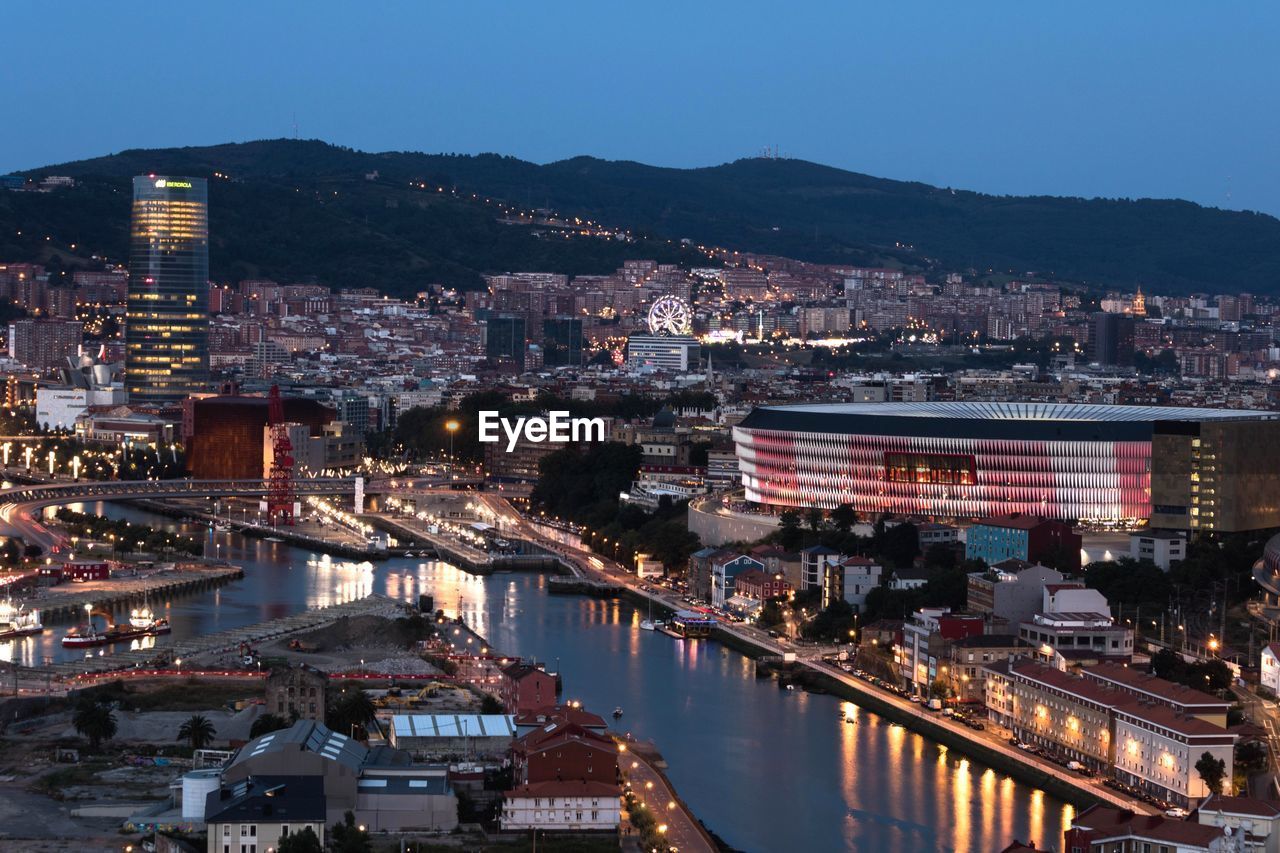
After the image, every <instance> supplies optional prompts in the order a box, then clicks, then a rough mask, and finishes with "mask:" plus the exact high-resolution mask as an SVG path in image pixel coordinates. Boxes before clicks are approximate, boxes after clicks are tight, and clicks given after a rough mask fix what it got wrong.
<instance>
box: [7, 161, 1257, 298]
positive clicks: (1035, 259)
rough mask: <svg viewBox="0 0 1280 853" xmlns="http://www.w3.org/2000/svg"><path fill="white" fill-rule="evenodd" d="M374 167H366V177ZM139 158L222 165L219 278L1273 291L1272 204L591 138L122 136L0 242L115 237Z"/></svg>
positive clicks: (88, 243)
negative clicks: (517, 277)
mask: <svg viewBox="0 0 1280 853" xmlns="http://www.w3.org/2000/svg"><path fill="white" fill-rule="evenodd" d="M375 171H376V172H377V173H378V179H377V180H376V181H367V180H365V175H366V174H369V173H372V172H375ZM148 172H157V173H168V174H187V175H204V176H210V177H211V176H213V175H214V174H215V173H222V174H224V175H228V176H230V179H229V180H223V179H216V178H215V179H213V181H212V183H211V187H210V194H211V197H212V198H211V203H212V205H213V210H212V214H211V216H212V223H213V229H214V252H213V255H212V262H213V270H214V275H215V276H216V277H219V278H236V277H240V276H243V275H258V274H261V275H270V276H273V277H277V278H288V279H291V280H294V279H303V278H306V277H309V276H310V277H315V278H316V279H318V280H321V281H324V282H326V283H337V284H346V285H363V284H369V285H372V286H376V287H381V288H382V289H384V290H387V291H389V292H393V293H405V292H410V291H412V290H414V289H417V288H418V287H420V285H421V284H423V283H426V282H429V281H444V282H448V283H454V284H461V285H463V286H473V285H475V284H476V283H477V282H478V277H477V276H478V273H481V272H488V271H502V270H508V269H534V268H537V269H554V270H560V271H564V272H574V273H586V272H605V271H607V270H609V269H612V268H613V267H614V266H616V265H617V262H618V261H619V260H621V259H622V258H623V257H646V256H647V257H659V258H662V259H668V260H669V259H674V258H675V257H676V256H677V254H678V251H679V250H678V240H679V239H680V238H689V239H691V240H693V241H695V242H697V243H705V244H708V245H719V246H725V247H728V248H732V249H738V250H744V251H755V252H761V253H770V254H780V255H787V256H790V257H795V258H800V259H804V260H813V261H819V262H828V263H849V264H880V263H889V264H899V265H903V266H907V267H911V268H915V269H921V270H926V271H931V272H940V271H943V270H965V269H974V270H978V271H987V270H993V271H996V272H1002V273H1003V272H1011V273H1014V274H1022V273H1024V272H1030V271H1034V272H1037V273H1039V274H1041V275H1048V276H1055V277H1057V278H1060V279H1066V280H1073V281H1082V282H1088V283H1092V284H1100V285H1108V286H1110V285H1114V286H1119V287H1132V286H1133V285H1138V284H1140V285H1142V287H1143V288H1144V290H1147V291H1154V292H1191V291H1211V292H1212V291H1227V292H1240V291H1252V292H1255V293H1271V292H1276V291H1277V290H1280V220H1277V219H1275V218H1274V217H1271V216H1267V215H1264V214H1256V213H1241V212H1231V211H1223V210H1217V209H1213V208H1206V207H1201V206H1199V205H1196V204H1192V203H1190V202H1183V201H1166V200H1150V199H1143V200H1114V199H1112V200H1109V199H1081V198H1056V197H1046V196H1035V197H1013V196H990V195H983V194H980V193H973V192H967V191H963V190H953V189H950V188H938V187H932V186H929V185H926V184H920V183H910V182H902V181H891V180H886V179H882V178H874V177H870V176H867V175H861V174H857V173H854V172H846V171H842V170H840V169H834V168H830V167H827V166H821V165H818V164H814V163H809V162H805V161H801V160H788V159H780V160H774V159H750V160H739V161H737V162H734V163H728V164H725V165H721V166H714V167H708V168H701V169H668V168H658V167H653V166H646V165H643V164H640V163H633V162H611V161H603V160H598V159H594V158H589V157H577V158H574V159H571V160H565V161H561V162H557V163H550V164H547V165H538V164H534V163H528V162H525V161H522V160H518V159H515V158H512V157H503V156H498V155H479V156H456V155H428V154H419V153H408V152H388V153H381V154H368V153H363V152H358V151H353V150H350V149H346V148H340V147H336V146H331V145H327V144H325V143H322V142H317V141H300V140H268V141H261V142H251V143H244V144H234V145H218V146H211V147H205V148H172V149H159V150H149V151H142V150H133V151H125V152H121V153H119V154H115V155H111V156H108V157H100V158H96V159H93V160H84V161H80V162H76V163H65V164H59V165H52V166H47V167H43V168H40V169H35V170H31V171H30V172H28V174H30V175H32V176H42V175H47V174H66V175H72V176H75V177H78V178H81V179H83V181H84V183H83V186H82V187H80V188H77V189H76V190H72V191H69V192H63V193H50V194H47V195H44V194H31V193H3V194H0V228H3V236H0V257H2V258H6V259H9V258H15V257H19V256H20V254H21V252H20V251H19V250H20V249H22V248H23V247H24V246H22V245H16V244H17V243H19V242H20V241H22V240H23V238H20V237H17V236H16V235H15V233H14V232H15V230H16V228H13V227H11V226H16V225H17V224H18V223H19V222H21V221H23V220H22V218H21V217H28V219H27V220H26V221H28V222H30V221H34V222H35V223H36V225H37V226H38V228H37V230H39V228H43V229H46V230H49V231H51V232H53V234H54V235H55V240H54V241H51V242H56V241H57V240H63V241H65V243H66V244H69V243H70V242H77V241H76V240H75V239H73V238H76V237H78V238H79V242H78V245H79V246H80V247H81V248H83V247H89V248H90V249H92V250H94V251H99V252H105V253H107V254H110V255H112V256H117V257H118V256H121V255H122V254H123V248H124V233H125V227H126V222H127V216H128V204H127V201H125V200H124V199H121V198H120V197H119V196H120V194H122V193H124V194H127V179H128V178H129V177H130V176H132V175H135V174H145V173H148ZM411 182H421V183H423V184H425V185H427V186H429V187H441V186H443V187H448V188H451V189H457V190H459V191H460V193H459V194H458V195H456V196H455V195H453V194H451V193H444V194H441V193H434V194H432V193H428V192H424V191H421V190H414V189H412V188H411V187H410V183H411ZM471 193H475V194H476V195H477V199H476V200H474V201H472V200H471V198H470V194H471ZM485 198H488V199H490V200H491V203H490V204H485V203H484V199H485ZM498 200H502V201H504V202H506V203H509V204H511V205H514V206H516V207H519V208H521V209H526V210H527V209H533V208H550V209H553V210H555V211H557V212H558V213H559V214H561V215H568V216H579V217H582V218H583V219H590V220H595V221H597V222H601V223H604V224H607V225H610V226H614V227H618V228H628V229H631V231H632V232H633V233H635V234H640V235H647V236H649V237H652V238H654V239H652V240H647V241H644V244H643V245H642V246H638V245H635V244H629V243H625V242H621V241H617V240H604V239H600V238H586V239H577V238H573V239H568V238H565V237H564V236H563V235H558V239H548V236H547V235H546V234H545V233H544V234H543V235H542V236H534V235H533V233H532V231H533V230H534V229H532V228H530V227H528V226H513V225H502V224H499V223H498V222H497V219H496V218H495V215H494V207H495V204H494V203H495V202H496V201H498ZM24 236H25V237H31V235H30V234H28V235H24ZM642 239H643V238H642ZM668 240H675V241H677V242H676V243H669V242H668ZM32 245H34V244H25V247H26V248H31V246H32Z"/></svg>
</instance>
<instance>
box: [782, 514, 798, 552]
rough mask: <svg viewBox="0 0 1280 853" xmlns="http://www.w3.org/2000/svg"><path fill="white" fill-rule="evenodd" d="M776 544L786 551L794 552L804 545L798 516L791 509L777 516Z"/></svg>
mask: <svg viewBox="0 0 1280 853" xmlns="http://www.w3.org/2000/svg"><path fill="white" fill-rule="evenodd" d="M778 522H779V526H778V544H779V545H781V546H782V547H783V548H786V549H787V550H788V551H794V550H795V549H797V548H799V547H800V546H801V545H803V544H804V533H803V532H802V531H801V530H800V514H799V513H797V512H796V511H795V510H793V509H788V510H784V511H783V513H782V515H780V516H778Z"/></svg>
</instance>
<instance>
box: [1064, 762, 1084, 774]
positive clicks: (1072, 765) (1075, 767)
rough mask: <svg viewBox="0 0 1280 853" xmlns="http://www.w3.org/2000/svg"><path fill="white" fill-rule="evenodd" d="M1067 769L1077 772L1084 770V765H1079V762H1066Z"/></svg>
mask: <svg viewBox="0 0 1280 853" xmlns="http://www.w3.org/2000/svg"><path fill="white" fill-rule="evenodd" d="M1067 769H1068V770H1075V771H1077V772H1079V771H1080V770H1083V769H1084V765H1083V764H1081V763H1080V762H1079V761H1068V762H1067Z"/></svg>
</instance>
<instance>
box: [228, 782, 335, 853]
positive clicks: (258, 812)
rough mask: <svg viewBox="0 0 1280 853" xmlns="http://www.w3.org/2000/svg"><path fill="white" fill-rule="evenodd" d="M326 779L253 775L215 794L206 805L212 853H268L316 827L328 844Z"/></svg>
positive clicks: (317, 835) (315, 830) (323, 840)
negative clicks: (326, 838) (304, 831)
mask: <svg viewBox="0 0 1280 853" xmlns="http://www.w3.org/2000/svg"><path fill="white" fill-rule="evenodd" d="M327 817H328V815H327V813H326V811H325V791H324V780H323V778H321V777H319V776H282V775H275V774H273V775H269V776H251V777H247V778H245V779H243V780H241V781H239V782H237V783H235V784H233V785H229V786H226V787H222V788H219V789H218V790H216V791H212V792H210V793H209V796H208V799H207V800H206V802H205V804H204V818H205V824H206V826H207V832H208V836H207V837H208V841H207V842H206V844H207V846H206V848H205V849H206V850H207V851H208V853H266V851H269V850H275V849H277V848H279V846H280V842H281V841H283V840H284V839H286V838H288V837H289V836H290V835H291V834H297V833H299V832H302V831H303V830H306V829H310V830H311V831H312V832H314V833H315V834H316V838H317V839H318V840H319V841H320V844H321V845H323V844H324V842H325V824H326V820H327Z"/></svg>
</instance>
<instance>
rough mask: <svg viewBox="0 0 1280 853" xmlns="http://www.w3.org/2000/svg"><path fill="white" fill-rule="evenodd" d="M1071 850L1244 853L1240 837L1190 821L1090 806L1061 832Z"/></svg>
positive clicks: (1088, 852)
mask: <svg viewBox="0 0 1280 853" xmlns="http://www.w3.org/2000/svg"><path fill="white" fill-rule="evenodd" d="M1063 839H1064V841H1063V849H1064V850H1067V851H1070V853H1245V851H1246V850H1248V848H1247V847H1246V846H1245V842H1244V839H1243V837H1240V836H1235V835H1231V834H1228V833H1227V832H1226V830H1225V829H1223V828H1221V827H1217V826H1213V825H1211V824H1203V823H1196V822H1195V821H1190V820H1181V819H1179V818H1171V817H1166V816H1164V815H1151V814H1143V813H1138V812H1133V811H1129V810H1128V809H1118V808H1116V807H1115V806H1107V805H1101V804H1098V805H1093V806H1090V807H1089V808H1087V809H1085V810H1084V811H1083V812H1081V813H1080V814H1079V815H1077V816H1076V817H1075V819H1074V820H1072V822H1071V828H1070V829H1068V830H1067V831H1066V832H1065V833H1064V834H1063Z"/></svg>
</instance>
